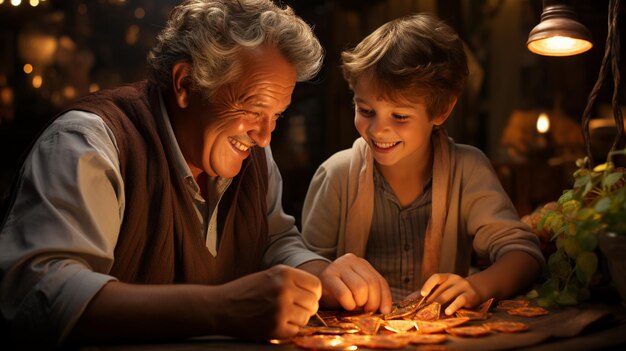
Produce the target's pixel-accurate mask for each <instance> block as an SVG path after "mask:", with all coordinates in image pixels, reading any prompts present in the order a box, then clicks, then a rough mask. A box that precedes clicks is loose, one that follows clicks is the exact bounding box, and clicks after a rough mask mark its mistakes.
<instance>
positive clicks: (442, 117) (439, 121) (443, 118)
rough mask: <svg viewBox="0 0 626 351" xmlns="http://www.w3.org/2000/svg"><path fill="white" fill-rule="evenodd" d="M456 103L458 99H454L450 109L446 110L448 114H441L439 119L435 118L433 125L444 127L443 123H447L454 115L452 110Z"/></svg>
mask: <svg viewBox="0 0 626 351" xmlns="http://www.w3.org/2000/svg"><path fill="white" fill-rule="evenodd" d="M456 102H457V98H453V99H452V101H450V104H449V105H448V109H447V110H446V112H445V113H443V114H441V115H440V116H438V117H435V118H433V124H434V125H436V126H440V125H442V124H443V122H445V121H446V120H447V119H448V117H450V114H451V113H452V109H454V106H455V105H456Z"/></svg>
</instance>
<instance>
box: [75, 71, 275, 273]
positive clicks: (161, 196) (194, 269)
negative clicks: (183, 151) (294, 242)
mask: <svg viewBox="0 0 626 351" xmlns="http://www.w3.org/2000/svg"><path fill="white" fill-rule="evenodd" d="M68 110H82V111H87V112H92V113H95V114H97V115H98V116H100V117H101V118H102V119H103V120H104V121H105V123H106V124H107V126H108V127H109V128H110V129H111V131H112V132H113V134H114V136H115V140H116V143H117V147H118V150H119V158H120V169H121V173H122V177H123V179H124V192H125V197H126V208H125V210H124V217H123V221H122V225H121V228H120V235H119V238H118V241H117V245H116V247H115V261H114V263H113V267H112V269H111V272H110V274H111V275H113V276H115V277H117V278H119V279H120V280H121V281H124V282H132V283H151V284H165V283H204V284H221V283H225V282H228V281H230V280H233V279H236V278H239V277H241V276H243V275H246V274H249V273H252V272H255V271H258V270H259V269H260V268H261V260H262V257H263V253H264V251H265V248H266V247H267V244H268V235H267V217H266V213H267V211H266V209H267V205H266V194H267V164H266V159H265V153H264V151H263V149H260V148H257V147H255V148H253V149H252V153H251V154H250V156H249V157H248V159H247V160H245V162H244V164H243V166H242V169H241V171H240V173H239V174H238V175H237V176H236V177H235V178H234V179H233V181H232V183H231V185H230V187H229V188H228V190H227V192H226V193H225V194H224V196H223V197H222V201H221V203H220V207H219V212H218V213H219V215H220V218H219V219H218V224H219V225H218V231H219V232H220V241H219V247H218V254H217V256H216V257H213V256H212V255H211V254H210V253H209V251H208V250H207V248H206V245H205V240H204V238H203V237H202V234H201V233H202V232H201V228H200V221H199V220H198V217H197V215H196V212H195V210H194V207H193V203H192V199H191V195H190V194H189V193H188V190H187V189H186V188H185V185H184V183H183V179H182V177H181V175H180V174H179V173H178V172H177V170H176V169H175V166H174V164H173V161H172V160H173V157H172V151H171V147H170V145H169V144H168V139H167V136H166V129H165V126H164V124H163V122H162V120H163V116H162V115H161V110H160V105H159V97H158V91H157V89H155V88H152V87H151V86H149V84H148V83H146V82H140V83H136V84H133V85H126V86H122V87H119V88H116V89H111V90H103V91H101V92H98V93H96V94H92V95H89V96H87V97H85V98H83V99H81V100H80V101H78V102H76V103H75V104H73V105H71V106H69V107H68V108H66V109H65V111H68Z"/></svg>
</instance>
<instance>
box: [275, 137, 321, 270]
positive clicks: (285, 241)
mask: <svg viewBox="0 0 626 351" xmlns="http://www.w3.org/2000/svg"><path fill="white" fill-rule="evenodd" d="M265 150H266V151H265V152H266V154H265V155H266V158H267V169H268V191H267V222H268V235H269V239H270V241H269V245H268V247H267V249H266V251H265V254H264V256H263V265H264V266H265V267H270V266H273V265H276V264H281V263H282V264H286V265H289V266H292V267H297V266H300V265H301V264H303V263H306V262H309V261H313V260H324V261H328V260H326V259H325V258H323V257H322V256H319V255H317V254H316V253H314V252H312V251H310V250H308V249H307V248H306V247H305V245H304V242H303V241H302V236H301V235H300V232H299V231H298V228H297V227H296V225H295V219H294V218H293V217H292V216H290V215H288V214H286V213H285V212H284V211H283V206H282V200H281V198H282V187H283V180H282V177H281V175H280V172H279V170H278V166H277V165H276V163H275V162H274V158H273V157H272V152H271V150H270V148H269V147H267V148H265Z"/></svg>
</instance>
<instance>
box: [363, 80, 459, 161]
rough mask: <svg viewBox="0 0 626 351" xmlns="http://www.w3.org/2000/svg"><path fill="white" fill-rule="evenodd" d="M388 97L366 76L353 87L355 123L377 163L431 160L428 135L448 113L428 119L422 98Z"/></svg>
mask: <svg viewBox="0 0 626 351" xmlns="http://www.w3.org/2000/svg"><path fill="white" fill-rule="evenodd" d="M413 100H417V102H411V101H408V100H407V99H398V101H395V100H391V99H390V98H388V97H386V96H385V95H384V94H382V93H381V92H380V91H379V90H378V89H376V84H371V81H370V79H369V78H367V77H362V78H360V79H358V81H357V82H356V85H355V86H354V104H355V115H354V125H355V126H356V129H357V130H358V131H359V134H361V136H362V137H363V139H365V141H367V144H368V145H369V146H370V148H371V149H372V151H373V155H374V159H375V161H376V163H377V164H379V165H380V166H383V167H385V166H399V167H403V166H405V167H412V166H414V165H415V164H416V163H417V162H425V161H427V160H430V157H429V155H430V149H431V147H430V135H431V132H432V129H433V126H434V125H440V124H442V123H443V122H444V121H445V120H446V118H447V117H448V115H449V113H446V114H445V115H442V116H438V117H436V118H433V119H431V118H430V116H428V113H427V112H426V104H425V101H424V99H423V98H419V99H413Z"/></svg>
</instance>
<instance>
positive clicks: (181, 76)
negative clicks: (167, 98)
mask: <svg viewBox="0 0 626 351" xmlns="http://www.w3.org/2000/svg"><path fill="white" fill-rule="evenodd" d="M172 92H173V93H174V100H176V104H177V105H178V107H180V108H186V107H187V106H188V105H189V97H190V94H191V65H189V63H188V62H183V61H181V62H176V63H175V64H174V65H173V66H172Z"/></svg>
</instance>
